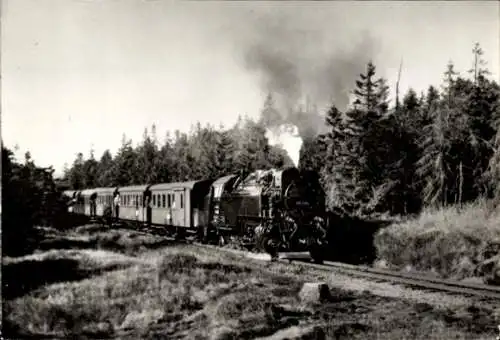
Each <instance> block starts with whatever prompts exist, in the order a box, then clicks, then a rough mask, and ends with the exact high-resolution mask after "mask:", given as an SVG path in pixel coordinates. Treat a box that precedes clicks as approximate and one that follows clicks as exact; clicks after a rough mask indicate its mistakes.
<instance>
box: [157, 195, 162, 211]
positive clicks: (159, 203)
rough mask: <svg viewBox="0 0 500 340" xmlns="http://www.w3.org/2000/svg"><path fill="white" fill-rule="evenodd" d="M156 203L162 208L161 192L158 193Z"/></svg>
mask: <svg viewBox="0 0 500 340" xmlns="http://www.w3.org/2000/svg"><path fill="white" fill-rule="evenodd" d="M156 204H157V205H158V208H161V195H160V194H158V195H156Z"/></svg>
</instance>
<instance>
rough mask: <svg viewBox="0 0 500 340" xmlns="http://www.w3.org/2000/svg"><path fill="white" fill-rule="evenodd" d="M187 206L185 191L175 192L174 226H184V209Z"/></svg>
mask: <svg viewBox="0 0 500 340" xmlns="http://www.w3.org/2000/svg"><path fill="white" fill-rule="evenodd" d="M185 205H186V197H184V189H181V190H176V191H175V192H174V201H173V202H172V215H173V220H174V225H176V226H184V222H185V218H184V208H185Z"/></svg>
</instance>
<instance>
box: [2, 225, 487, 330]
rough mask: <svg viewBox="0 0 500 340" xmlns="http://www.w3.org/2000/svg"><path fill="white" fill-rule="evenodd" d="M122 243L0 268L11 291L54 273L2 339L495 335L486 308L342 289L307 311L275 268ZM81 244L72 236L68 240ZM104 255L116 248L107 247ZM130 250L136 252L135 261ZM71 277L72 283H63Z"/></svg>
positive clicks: (26, 295)
mask: <svg viewBox="0 0 500 340" xmlns="http://www.w3.org/2000/svg"><path fill="white" fill-rule="evenodd" d="M79 233H80V235H79V237H80V240H81V241H82V242H83V240H84V239H85V237H89V235H87V231H86V229H82V230H79ZM122 233H123V235H121V236H120V237H116V236H113V237H112V239H113V240H115V241H114V242H115V243H116V244H120V246H115V250H114V251H110V250H102V249H95V248H91V249H84V250H82V249H76V250H67V249H53V250H50V251H45V252H39V253H37V254H33V255H30V256H26V257H23V258H15V259H9V258H6V259H4V269H5V268H6V267H10V268H12V269H11V274H10V275H11V276H10V277H7V276H4V280H5V281H6V282H7V283H9V284H10V283H14V282H15V283H19V284H24V283H25V282H30V280H32V278H31V277H24V276H16V275H15V274H14V273H15V272H16V270H14V269H20V268H21V269H23V268H27V267H23V266H30V271H31V272H35V271H36V270H39V269H41V268H43V270H44V272H47V271H50V270H51V271H52V272H53V273H54V275H53V279H52V280H47V282H41V283H40V284H38V285H37V286H36V287H31V288H30V289H27V290H23V291H20V292H18V293H17V294H9V295H5V296H4V298H5V303H4V310H3V315H4V317H5V320H4V322H3V335H4V336H6V337H7V338H26V337H28V336H33V335H38V336H42V335H43V336H49V337H51V338H58V337H59V338H65V339H68V338H85V337H87V338H100V339H104V338H120V339H138V338H142V339H144V338H145V339H150V338H151V339H152V338H168V339H253V338H257V337H264V338H265V337H268V336H273V335H275V336H276V337H277V336H278V335H280V334H281V335H280V336H282V337H288V338H293V337H296V336H298V335H301V336H302V337H303V338H314V339H321V338H328V339H334V338H349V339H367V338H374V339H376V338H379V339H404V338H406V339H432V338H436V337H433V336H437V338H449V337H450V335H453V336H458V338H459V339H469V338H475V339H476V338H484V339H486V338H493V337H494V335H495V322H496V321H495V320H494V313H493V311H492V310H490V309H487V308H480V307H479V308H475V309H474V308H469V309H463V308H462V309H460V308H457V309H453V310H450V309H446V308H436V307H432V306H430V305H427V304H422V303H420V304H418V303H414V302H408V301H405V300H401V299H395V298H388V297H381V296H376V295H373V294H371V293H369V292H366V291H365V292H348V291H344V290H341V289H332V291H331V293H332V298H331V299H330V300H329V301H328V302H326V303H321V304H319V303H304V302H302V301H300V299H299V297H298V295H299V294H298V293H299V290H300V289H301V287H302V284H303V282H304V281H305V280H308V279H310V275H309V274H311V273H308V272H307V271H300V272H299V271H294V270H290V267H287V266H286V265H284V264H279V263H276V264H264V263H260V264H257V263H253V262H242V261H241V258H239V257H238V256H236V255H230V254H225V253H216V252H212V251H209V250H206V249H204V250H200V249H199V248H195V247H191V246H187V245H184V246H180V245H179V246H170V247H164V248H162V249H156V248H155V247H156V246H155V245H156V244H157V243H155V242H153V239H152V238H151V239H148V240H147V242H146V243H147V244H150V245H152V246H151V248H149V249H148V248H147V247H145V246H143V245H140V243H141V242H142V241H144V240H142V239H141V237H142V236H140V235H139V234H137V235H135V236H132V234H131V233H130V232H126V231H122ZM110 235H115V233H111V232H110V231H109V230H103V231H97V232H96V233H95V234H93V235H92V237H91V238H88V239H89V240H90V239H92V240H101V239H106V238H109V237H110ZM77 236H78V235H77V232H76V231H75V232H74V233H70V234H68V237H70V238H75V237H77ZM57 237H58V238H59V239H61V238H62V236H61V235H58V236H57ZM134 242H136V244H135V245H134ZM89 244H94V243H92V242H91V243H89ZM97 244H99V242H97ZM125 244H127V245H128V247H125V248H124V247H123V246H124V245H125ZM106 245H107V247H108V248H112V247H113V244H112V242H111V241H110V242H109V243H107V244H106ZM137 247H138V248H137ZM141 247H142V248H141ZM129 248H132V249H136V248H137V249H142V250H139V251H136V250H135V252H134V254H131V253H127V252H128V251H127V249H129ZM124 249H125V250H124ZM120 251H121V253H120ZM62 260H65V261H70V262H71V263H72V266H70V267H67V268H65V270H64V271H61V270H59V268H60V266H61V265H60V264H58V263H59V262H57V261H62ZM54 261H56V262H54ZM37 268H38V269H37ZM17 272H19V271H17ZM67 272H71V273H73V274H72V275H74V276H75V277H70V278H69V279H68V277H67V276H65V275H69V274H67ZM82 272H83V273H85V275H81V276H77V275H76V274H75V273H82ZM57 273H58V275H59V276H58V275H56V274H57ZM65 273H66V274H65ZM4 275H5V274H4ZM41 276H42V277H47V275H41ZM276 337H275V338H276Z"/></svg>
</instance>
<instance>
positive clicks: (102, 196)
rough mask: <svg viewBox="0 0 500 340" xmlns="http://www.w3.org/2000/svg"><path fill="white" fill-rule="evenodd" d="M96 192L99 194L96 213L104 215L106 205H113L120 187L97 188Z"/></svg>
mask: <svg viewBox="0 0 500 340" xmlns="http://www.w3.org/2000/svg"><path fill="white" fill-rule="evenodd" d="M95 192H96V194H97V198H96V215H97V216H99V217H104V211H105V209H106V207H110V208H112V207H113V197H114V196H115V194H116V193H117V192H118V188H117V187H111V188H97V189H95Z"/></svg>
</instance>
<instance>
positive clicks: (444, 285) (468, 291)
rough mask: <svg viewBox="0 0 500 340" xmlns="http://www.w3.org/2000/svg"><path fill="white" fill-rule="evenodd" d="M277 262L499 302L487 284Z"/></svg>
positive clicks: (495, 289) (497, 290) (353, 267)
mask: <svg viewBox="0 0 500 340" xmlns="http://www.w3.org/2000/svg"><path fill="white" fill-rule="evenodd" d="M193 244H194V245H195V246H197V247H201V248H206V249H213V250H217V251H225V252H229V253H233V254H239V255H242V256H245V255H248V252H245V251H242V250H236V249H230V248H221V247H216V246H212V245H206V244H201V243H196V242H195V243H193ZM251 259H254V260H257V261H259V259H255V258H251ZM276 261H277V262H281V263H287V264H291V265H295V266H303V267H306V268H314V269H317V270H321V271H327V272H336V273H341V274H345V275H349V276H355V277H360V278H365V279H369V280H374V281H385V282H392V283H396V284H401V285H404V286H410V287H415V288H419V289H425V290H432V291H439V292H446V293H453V294H461V295H467V296H475V297H480V298H486V299H498V300H500V287H496V286H491V285H486V284H473V283H463V282H457V281H453V280H447V279H438V278H429V277H423V276H417V275H415V274H407V273H400V272H394V271H390V270H383V269H374V268H370V267H367V266H356V265H350V264H345V263H339V262H330V261H325V263H324V264H316V263H311V262H307V261H305V260H300V259H286V258H278V259H277V260H276Z"/></svg>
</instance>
